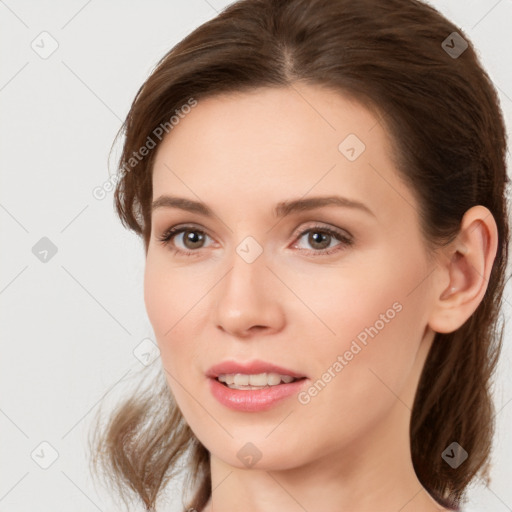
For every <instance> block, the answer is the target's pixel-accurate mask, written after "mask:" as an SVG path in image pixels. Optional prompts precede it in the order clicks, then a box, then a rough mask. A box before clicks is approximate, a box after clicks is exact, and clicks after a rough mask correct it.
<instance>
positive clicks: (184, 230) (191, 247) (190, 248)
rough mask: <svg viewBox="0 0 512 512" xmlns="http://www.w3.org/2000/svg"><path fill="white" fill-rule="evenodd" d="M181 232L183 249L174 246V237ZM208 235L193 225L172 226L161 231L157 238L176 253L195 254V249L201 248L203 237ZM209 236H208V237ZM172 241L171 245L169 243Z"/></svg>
mask: <svg viewBox="0 0 512 512" xmlns="http://www.w3.org/2000/svg"><path fill="white" fill-rule="evenodd" d="M181 234H183V235H184V236H183V237H182V240H181V244H183V245H184V249H182V248H179V247H176V243H175V241H174V239H176V238H178V240H179V237H178V235H181ZM206 237H208V235H207V234H206V233H205V232H204V231H203V230H202V229H198V228H196V227H194V226H182V227H179V226H173V227H172V228H170V229H168V230H167V231H165V233H163V234H162V235H161V236H160V237H158V240H159V241H160V242H161V243H162V244H163V245H165V246H170V249H171V250H172V251H173V252H174V253H176V254H183V255H185V256H195V255H196V254H195V253H198V251H197V249H202V248H203V244H204V241H205V238H206ZM208 238H209V237H208ZM171 241H172V245H171Z"/></svg>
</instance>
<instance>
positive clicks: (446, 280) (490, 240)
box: [429, 205, 498, 333]
mask: <svg viewBox="0 0 512 512" xmlns="http://www.w3.org/2000/svg"><path fill="white" fill-rule="evenodd" d="M497 247H498V229H497V227H496V221H495V220H494V217H493V215H492V213H491V212H490V211H489V210H488V209H487V208H486V207H485V206H482V205H478V206H473V207H472V208H470V209H469V210H468V211H467V212H466V213H465V214H464V216H463V218H462V221H461V227H460V232H459V235H458V236H457V238H456V239H455V240H454V241H453V242H452V243H450V244H449V246H447V247H443V248H442V249H441V254H440V256H441V257H440V258H439V261H438V269H437V273H436V275H437V279H436V284H435V286H434V297H433V298H434V304H433V308H432V310H431V314H430V319H429V326H430V327H431V328H432V329H433V330H434V331H436V332H440V333H448V332H453V331H455V330H457V329H458V328H459V327H460V326H461V325H462V324H463V323H464V322H465V321H466V320H467V319H468V318H469V317H470V316H471V315H472V314H473V312H474V311H475V310H476V308H477V307H478V305H479V304H480V302H481V301H482V299H483V297H484V294H485V291H486V290H487V284H488V282H489V275H490V274H491V269H492V266H493V263H494V259H495V257H496V251H497Z"/></svg>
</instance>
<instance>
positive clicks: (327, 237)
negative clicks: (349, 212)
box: [294, 225, 353, 256]
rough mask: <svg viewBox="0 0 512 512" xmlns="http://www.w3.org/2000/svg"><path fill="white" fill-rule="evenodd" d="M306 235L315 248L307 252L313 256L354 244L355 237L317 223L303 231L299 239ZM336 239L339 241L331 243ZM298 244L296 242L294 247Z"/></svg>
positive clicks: (336, 250) (331, 252)
mask: <svg viewBox="0 0 512 512" xmlns="http://www.w3.org/2000/svg"><path fill="white" fill-rule="evenodd" d="M306 236H307V238H306V239H305V240H306V243H307V244H309V246H310V247H313V249H314V250H309V251H308V250H306V252H307V253H308V254H312V255H313V256H322V255H329V254H333V253H335V252H338V251H340V250H343V249H344V248H345V247H347V246H350V245H352V244H353V239H352V238H351V237H350V236H349V235H348V234H345V233H343V232H342V231H338V230H335V229H333V228H328V227H325V226H318V225H317V226H313V227H311V228H309V229H306V230H305V231H301V232H300V233H299V235H298V239H299V241H300V240H301V239H302V238H304V237H306ZM336 240H337V241H338V242H339V243H338V244H335V245H334V246H333V245H331V244H332V242H333V241H336ZM297 245H298V244H295V245H294V247H297Z"/></svg>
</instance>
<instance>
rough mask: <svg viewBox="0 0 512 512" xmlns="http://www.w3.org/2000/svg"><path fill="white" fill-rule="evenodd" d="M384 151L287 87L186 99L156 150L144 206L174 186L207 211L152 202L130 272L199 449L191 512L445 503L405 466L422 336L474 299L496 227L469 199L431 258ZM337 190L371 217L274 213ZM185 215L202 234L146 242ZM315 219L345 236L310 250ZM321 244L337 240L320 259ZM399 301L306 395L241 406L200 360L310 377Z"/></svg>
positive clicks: (323, 102)
mask: <svg viewBox="0 0 512 512" xmlns="http://www.w3.org/2000/svg"><path fill="white" fill-rule="evenodd" d="M351 133H353V134H356V135H357V136H358V138H359V139H360V140H362V141H363V142H364V144H365V146H366V148H365V150H364V151H363V152H362V153H361V154H360V155H359V156H358V158H357V159H356V160H354V161H352V162H351V161H349V160H348V159H347V158H346V157H345V156H344V155H343V154H342V153H341V152H340V151H339V149H338V145H339V144H340V142H341V141H343V140H344V139H345V137H346V136H347V135H348V134H351ZM390 154H391V145H390V140H389V139H388V135H387V133H386V131H385V130H384V128H383V127H382V125H381V124H380V123H379V122H378V119H377V118H376V117H375V115H374V114H372V113H370V111H368V110H367V109H365V108H364V107H363V106H362V105H361V104H359V103H357V102H354V101H351V100H349V99H348V98H346V97H344V96H342V95H340V94H339V93H336V92H334V91H330V90H327V89H324V88H322V87H319V86H312V85H307V86H306V85H301V86H299V85H297V84H295V85H294V86H293V87H287V88H265V89H257V90H254V91H251V92H249V93H243V94H233V93H232V94H229V95H222V96H216V97H212V98H208V99H205V100H200V101H199V102H198V105H197V106H196V107H195V108H194V109H192V111H191V112H190V113H189V114H188V115H187V116H186V117H185V118H184V119H182V120H181V121H180V123H179V124H178V125H177V126H175V127H174V129H173V131H172V132H171V133H170V134H169V135H168V136H167V138H166V139H164V141H163V142H162V144H161V146H160V147H159V149H158V153H157V155H156V160H155V164H154V169H153V200H155V199H158V198H159V197H160V196H162V195H171V194H172V195H174V196H178V197H183V198H188V199H192V200H195V201H201V202H203V203H205V204H207V205H208V206H209V207H210V208H211V209H212V210H213V212H214V214H215V216H213V217H212V218H207V217H204V216H202V215H200V214H198V213H190V212H186V211H182V210H179V209H176V208H168V207H160V208H156V209H155V210H154V211H153V214H152V231H151V239H150V242H149V245H148V248H147V259H146V268H145V277H144V295H145V303H146V308H147V313H148V316H149V319H150V321H151V324H152V326H153V329H154V332H155V336H156V339H157V342H158V345H159V348H160V351H161V358H162V364H163V366H164V368H165V371H166V377H167V381H168V384H169V386H170V389H171V391H172V393H173V395H174V396H175V398H176V401H177V403H178V405H179V408H180V410H181V412H182V414H183V415H184V417H185V419H186V421H187V423H188V424H189V425H190V427H191V429H192V430H193V432H194V433H195V435H196V436H197V438H198V439H199V440H200V441H201V443H202V444H203V445H204V446H205V447H206V448H207V449H208V450H209V452H210V454H211V474H212V488H213V489H214V491H213V495H212V499H211V500H210V502H209V503H208V504H207V506H206V507H205V509H204V510H206V511H213V510H215V511H219V512H221V511H222V512H223V511H232V510H246V511H248V512H263V511H264V512H274V511H287V512H299V511H301V512H303V511H304V510H308V511H313V510H323V511H325V512H335V511H336V512H339V511H350V512H370V511H372V512H374V511H375V510H379V511H380V512H387V511H393V512H396V511H398V510H400V511H401V512H412V511H414V512H431V511H437V510H446V509H444V508H442V507H441V506H439V505H438V504H437V503H436V502H434V500H433V499H432V498H431V497H430V496H429V494H428V493H427V492H426V490H425V489H424V488H423V487H422V485H421V483H420V482H419V481H418V479H417V478H416V475H415V472H414V469H413V465H412V460H411V453H410V447H409V430H408V429H409V421H410V416H411V409H412V405H413V400H414V394H415V391H416V388H417V384H418V380H419V377H420V374H421V370H422V368H423V365H424V362H425V359H426V356H427V354H428V350H429V348H430V346H431V343H432V341H433V338H434V334H435V331H438V332H450V331H453V330H455V329H457V328H458V327H459V326H460V325H462V324H463V323H464V321H465V320H466V319H467V318H468V317H469V316H470V315H471V314H472V313H473V311H474V310H475V309H476V307H477V306H478V304H479V302H480V301H481V300H482V298H483V294H484V293H485V287H486V285H485V283H486V281H487V279H488V276H489V273H490V270H491V266H492V262H493V260H494V257H495V254H496V244H497V231H496V225H495V222H494V219H493V217H492V215H490V212H489V211H488V210H487V209H486V208H484V207H483V206H475V207H473V208H472V209H470V210H468V212H466V215H465V216H464V219H463V222H462V229H461V234H460V236H459V237H458V238H457V240H456V241H455V242H454V243H453V244H451V245H450V246H448V247H446V248H444V249H443V250H442V251H438V252H437V253H436V254H435V255H434V256H435V257H430V256H429V254H428V253H427V250H426V245H425V241H424V240H423V238H422V235H421V232H420V224H419V217H418V207H417V202H416V200H415V198H414V195H413V193H412V191H411V190H410V189H409V188H408V187H407V186H406V185H405V184H404V183H403V182H402V181H401V180H400V177H399V175H398V172H397V170H396V169H395V167H394V165H393V163H392V161H391V158H390ZM333 193H336V194H338V195H341V196H344V197H347V198H350V199H352V200H356V201H360V202H362V203H364V204H365V205H366V206H367V207H368V208H369V209H370V210H371V212H372V214H369V213H367V212H364V211H362V210H358V209H355V208H349V207H338V206H324V207H321V208H318V209H315V210H311V211H303V212H299V213H292V214H290V215H289V216H288V217H284V218H283V219H281V220H278V219H276V218H275V217H273V215H272V209H273V208H274V206H275V204H276V203H278V202H280V201H285V200H291V199H298V198H302V197H313V196H324V195H332V194H333ZM189 224H193V227H191V228H190V229H191V230H194V229H200V230H203V231H204V232H205V233H206V236H205V238H204V242H203V243H202V246H201V242H199V243H198V242H197V241H196V242H195V244H194V243H190V242H187V240H186V239H185V237H184V235H183V234H178V235H176V236H175V237H174V239H173V241H169V243H168V245H164V244H163V243H162V242H160V241H159V240H158V237H161V236H162V235H163V233H164V232H165V231H166V230H167V229H168V228H170V227H171V226H178V225H180V226H181V225H189ZM315 226H319V228H318V229H320V233H323V231H321V228H325V227H327V228H332V229H335V230H336V229H337V230H338V231H340V232H341V233H344V234H345V235H346V234H349V236H350V238H351V239H352V241H353V243H352V244H349V245H347V244H344V243H343V242H340V241H338V240H337V239H336V238H335V237H332V238H329V237H328V236H327V242H326V243H325V245H324V246H322V245H321V243H320V242H316V243H315V239H311V237H309V238H308V234H307V233H306V234H301V233H304V232H305V231H306V230H307V229H308V228H314V227H315ZM194 233H196V231H194ZM196 236H197V235H196ZM248 236H251V237H253V238H254V239H255V240H256V241H257V242H258V244H259V246H260V247H261V249H262V250H263V252H262V254H261V255H260V256H259V257H258V258H257V259H256V260H255V261H254V262H252V263H248V262H247V261H245V260H244V259H243V258H242V257H240V256H239V254H237V252H236V248H237V246H238V245H239V244H240V243H241V242H242V241H243V240H244V239H245V238H246V237H248ZM317 236H318V235H317ZM326 246H327V247H328V248H327V249H326V250H329V249H333V248H334V249H336V248H337V249H339V250H338V251H336V252H333V253H332V254H330V255H325V254H322V248H323V247H326ZM172 247H175V248H178V249H181V250H185V251H186V250H189V251H195V253H194V255H192V256H187V255H183V254H181V255H180V254H175V253H173V252H172ZM396 303H399V304H400V305H401V310H400V311H399V312H396V314H395V315H394V317H393V318H392V319H391V320H389V319H388V322H385V324H384V327H383V328H382V329H380V330H379V332H378V334H377V335H375V336H374V337H373V338H369V339H368V341H367V345H366V346H363V345H361V344H360V345H361V346H362V350H360V351H359V352H358V353H357V355H355V356H353V358H352V359H351V360H350V361H347V364H346V365H345V366H344V367H343V369H342V370H341V371H340V372H338V373H336V376H335V377H334V378H332V379H331V381H330V382H329V383H328V384H327V385H326V386H325V387H324V388H323V389H322V390H321V392H319V393H317V394H316V396H314V397H311V400H310V401H309V403H307V404H302V403H300V402H299V400H298V399H297V397H296V396H292V397H290V398H287V399H286V400H284V401H281V402H280V403H279V404H277V405H275V406H274V407H273V408H271V409H270V410H267V411H264V412H257V413H255V412H239V411H233V410H231V409H228V408H226V407H225V406H223V405H221V404H220V403H219V402H217V400H216V399H215V398H214V397H213V396H212V395H211V393H210V391H209V386H208V381H207V378H206V377H205V372H206V371H207V370H208V369H209V368H210V367H211V366H212V365H213V364H216V363H219V362H221V361H225V360H227V359H233V360H236V361H242V362H244V361H250V360H252V359H263V360H265V361H269V362H272V363H275V364H278V365H280V366H284V367H286V368H289V369H292V370H295V371H297V372H299V373H302V374H305V375H307V376H308V377H309V382H308V383H307V384H309V385H311V384H312V383H314V382H315V381H316V380H317V379H319V378H321V377H322V375H323V374H324V373H325V372H326V370H327V369H328V368H329V367H332V366H333V363H334V362H335V361H336V360H337V357H338V355H343V354H344V353H345V352H346V351H347V350H348V349H349V348H350V346H351V343H352V342H353V340H354V339H356V337H357V335H358V334H360V333H361V332H362V331H364V329H365V328H366V327H370V326H374V325H376V321H377V320H379V319H380V318H382V317H381V316H380V315H382V314H384V315H386V311H388V310H389V309H390V308H392V305H393V304H396ZM379 325H380V324H379ZM308 387H309V386H308V385H305V389H308ZM247 442H251V443H253V444H254V445H255V446H256V447H257V448H258V450H259V451H260V452H261V454H262V457H261V459H260V460H259V461H258V462H257V463H256V465H254V466H253V467H251V468H249V467H247V466H245V465H244V464H243V463H242V462H241V461H240V460H239V459H238V457H237V453H238V451H239V450H240V449H241V448H242V447H243V446H244V445H245V444H246V443H247Z"/></svg>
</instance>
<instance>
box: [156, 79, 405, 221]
mask: <svg viewBox="0 0 512 512" xmlns="http://www.w3.org/2000/svg"><path fill="white" fill-rule="evenodd" d="M391 151H392V145H391V138H390V136H389V134H388V133H387V132H386V131H385V128H384V127H383V126H382V125H381V124H380V123H379V119H378V117H377V116H376V115H375V114H373V113H372V112H370V111H369V110H368V109H366V108H365V107H364V106H363V105H362V104H360V103H358V102H357V101H354V100H352V99H350V98H348V97H346V96H343V95H342V94H340V93H337V92H335V91H332V90H328V89H326V88H323V87H320V86H311V85H308V86H304V85H302V86H297V85H294V86H292V87H286V88H285V87H283V88H261V89H255V90H252V91H250V92H244V93H230V94H223V95H219V96H214V97H209V98H206V99H204V100H198V103H197V106H196V107H194V108H193V109H191V111H190V113H188V114H186V115H184V116H183V118H182V119H181V120H180V121H179V123H178V124H177V125H176V126H174V128H173V129H172V131H171V132H170V133H169V134H168V135H167V136H166V138H165V139H164V140H163V142H162V143H161V145H160V147H159V149H158V153H157V155H156V159H155V164H154V168H153V199H155V198H156V197H158V196H159V195H161V194H173V195H181V196H184V197H188V198H190V199H194V200H198V199H199V200H202V201H204V202H206V203H208V204H209V205H212V206H214V207H215V205H221V204H223V203H224V204H225V205H228V206H231V207H232V208H233V210H235V209H236V208H238V211H239V212H240V211H245V210H247V209H249V208H250V207H251V206H253V207H254V208H260V207H261V208H262V209H263V208H265V207H266V204H267V203H268V204H269V205H270V204H272V205H273V204H274V203H277V202H279V201H282V200H283V199H288V198H296V197H302V196H304V195H305V194H311V195H319V194H326V193H329V194H332V193H339V194H342V195H344V196H346V197H351V198H353V199H355V200H359V201H364V202H365V203H367V204H370V205H372V209H373V210H377V211H379V210H380V213H381V215H383V216H384V217H388V218H389V219H390V218H391V217H392V216H396V215H398V214H400V213H403V212H404V211H407V214H409V215H410V214H411V213H414V212H411V208H412V209H413V210H414V203H415V201H414V199H413V197H412V194H411V191H410V190H408V189H407V187H406V186H405V185H404V183H403V182H402V181H401V179H400V177H399V175H398V172H397V170H396V169H395V166H394V163H393V161H392V156H391V155H392V153H391Z"/></svg>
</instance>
